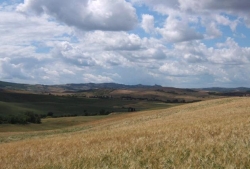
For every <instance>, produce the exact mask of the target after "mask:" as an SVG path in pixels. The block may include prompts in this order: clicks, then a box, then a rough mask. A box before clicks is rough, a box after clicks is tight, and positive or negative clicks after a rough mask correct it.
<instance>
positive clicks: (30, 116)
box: [0, 111, 41, 124]
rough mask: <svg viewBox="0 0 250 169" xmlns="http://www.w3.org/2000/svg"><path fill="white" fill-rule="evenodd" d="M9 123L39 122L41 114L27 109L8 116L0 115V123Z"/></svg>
mask: <svg viewBox="0 0 250 169" xmlns="http://www.w3.org/2000/svg"><path fill="white" fill-rule="evenodd" d="M4 123H10V124H28V123H36V124H40V123H41V116H40V115H38V114H35V113H34V112H32V111H27V112H25V113H22V114H21V113H20V114H16V115H10V116H5V117H4V116H0V124H4Z"/></svg>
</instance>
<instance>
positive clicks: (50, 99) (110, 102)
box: [0, 93, 174, 116]
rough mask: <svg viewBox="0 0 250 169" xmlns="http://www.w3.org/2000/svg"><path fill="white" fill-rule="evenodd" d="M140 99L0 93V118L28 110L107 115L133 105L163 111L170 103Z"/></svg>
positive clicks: (142, 108)
mask: <svg viewBox="0 0 250 169" xmlns="http://www.w3.org/2000/svg"><path fill="white" fill-rule="evenodd" d="M158 103H159V102H148V101H140V100H122V99H91V98H81V97H72V96H53V95H38V94H23V93H0V116H9V115H16V114H21V113H24V112H25V111H32V112H34V113H36V114H47V113H48V112H53V113H54V116H62V115H75V114H76V115H84V114H86V113H88V114H89V115H91V114H92V115H93V114H97V113H99V112H100V110H102V109H104V110H105V111H109V112H127V111H128V109H127V108H128V107H131V106H133V107H134V108H136V109H137V110H147V109H152V108H153V109H157V108H166V107H170V106H173V105H174V104H167V103H163V104H158Z"/></svg>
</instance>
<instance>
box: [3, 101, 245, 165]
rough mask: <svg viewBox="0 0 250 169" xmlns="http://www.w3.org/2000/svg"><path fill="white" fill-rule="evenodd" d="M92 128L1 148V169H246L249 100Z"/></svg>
mask: <svg viewBox="0 0 250 169" xmlns="http://www.w3.org/2000/svg"><path fill="white" fill-rule="evenodd" d="M91 125H92V128H89V129H88V130H80V131H77V132H70V133H64V134H57V135H53V136H51V137H38V138H30V139H25V140H22V141H17V142H9V143H2V144H0V152H1V154H0V164H1V165H0V168H3V169H9V168H10V169H11V168H48V169H49V168H58V169H59V168H60V169H62V168H65V169H72V168H88V169H89V168H131V169H132V168H136V169H137V168H250V99H249V98H229V99H221V100H212V101H206V102H199V103H194V104H189V105H183V106H179V107H173V108H169V109H166V110H157V111H147V112H139V113H131V114H125V115H119V116H113V117H111V118H109V119H104V120H100V121H98V122H95V123H91ZM79 127H80V126H79Z"/></svg>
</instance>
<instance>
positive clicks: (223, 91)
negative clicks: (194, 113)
mask: <svg viewBox="0 0 250 169" xmlns="http://www.w3.org/2000/svg"><path fill="white" fill-rule="evenodd" d="M200 90H205V91H209V92H221V93H228V92H250V88H246V87H238V88H223V87H212V88H202V89H200Z"/></svg>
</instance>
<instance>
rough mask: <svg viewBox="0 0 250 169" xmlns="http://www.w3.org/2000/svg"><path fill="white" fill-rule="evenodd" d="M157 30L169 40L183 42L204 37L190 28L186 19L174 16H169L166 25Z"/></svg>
mask: <svg viewBox="0 0 250 169" xmlns="http://www.w3.org/2000/svg"><path fill="white" fill-rule="evenodd" d="M157 31H158V32H159V33H160V34H161V35H162V36H163V38H164V39H165V40H166V41H169V42H183V41H191V40H195V39H202V38H203V35H201V34H200V33H197V32H196V31H195V29H193V28H190V27H189V26H188V24H187V23H185V21H183V20H179V19H177V18H174V17H168V19H167V20H166V23H165V25H164V27H163V28H157Z"/></svg>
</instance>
